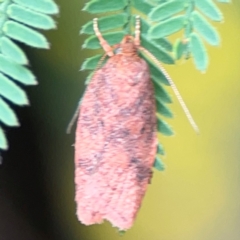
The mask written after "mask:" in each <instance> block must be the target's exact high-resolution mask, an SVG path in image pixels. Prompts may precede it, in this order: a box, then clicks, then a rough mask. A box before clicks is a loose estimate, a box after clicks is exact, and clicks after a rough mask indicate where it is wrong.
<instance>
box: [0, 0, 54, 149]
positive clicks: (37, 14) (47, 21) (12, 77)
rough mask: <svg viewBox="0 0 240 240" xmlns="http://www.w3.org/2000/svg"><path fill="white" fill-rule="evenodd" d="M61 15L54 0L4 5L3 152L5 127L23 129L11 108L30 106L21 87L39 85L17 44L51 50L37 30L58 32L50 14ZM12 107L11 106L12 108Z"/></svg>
mask: <svg viewBox="0 0 240 240" xmlns="http://www.w3.org/2000/svg"><path fill="white" fill-rule="evenodd" d="M56 13H58V7H57V5H56V4H55V2H54V1H53V0H34V1H33V0H2V1H0V149H2V150H7V149H8V142H7V139H6V135H5V133H4V130H3V127H2V125H6V126H11V127H14V126H19V122H18V119H17V116H16V114H15V113H14V111H13V110H12V108H11V106H10V104H11V103H13V104H16V105H20V106H23V105H28V104H29V101H28V98H27V95H26V93H25V91H24V90H23V89H22V88H21V85H36V84H37V81H36V79H35V76H34V75H33V73H31V71H30V70H29V69H28V68H27V67H26V65H27V64H28V59H27V57H26V55H25V53H24V51H23V50H22V49H21V48H20V47H19V45H18V44H17V42H22V43H24V44H26V45H29V46H32V47H37V48H45V49H47V48H49V44H48V41H47V39H46V38H45V36H44V35H43V34H42V33H40V32H38V31H37V30H36V29H42V30H48V29H52V28H56V24H55V22H54V20H53V18H52V17H51V16H50V14H56ZM9 103H10V104H9Z"/></svg>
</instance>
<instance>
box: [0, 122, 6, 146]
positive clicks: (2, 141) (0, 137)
mask: <svg viewBox="0 0 240 240" xmlns="http://www.w3.org/2000/svg"><path fill="white" fill-rule="evenodd" d="M0 149H3V150H7V149H8V142H7V139H6V137H5V134H4V132H3V129H2V128H1V126H0Z"/></svg>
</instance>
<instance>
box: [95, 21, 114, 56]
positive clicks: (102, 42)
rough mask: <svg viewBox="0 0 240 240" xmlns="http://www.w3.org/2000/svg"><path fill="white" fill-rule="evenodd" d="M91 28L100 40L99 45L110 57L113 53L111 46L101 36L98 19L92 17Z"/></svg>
mask: <svg viewBox="0 0 240 240" xmlns="http://www.w3.org/2000/svg"><path fill="white" fill-rule="evenodd" d="M93 30H94V32H95V34H96V36H97V38H98V40H99V42H100V45H101V46H102V48H103V50H104V51H105V52H106V54H107V55H108V56H109V57H112V56H113V55H114V53H113V50H112V47H111V46H110V45H109V44H108V42H107V41H106V40H105V39H104V38H103V36H102V34H101V32H100V30H99V28H98V19H97V18H94V19H93Z"/></svg>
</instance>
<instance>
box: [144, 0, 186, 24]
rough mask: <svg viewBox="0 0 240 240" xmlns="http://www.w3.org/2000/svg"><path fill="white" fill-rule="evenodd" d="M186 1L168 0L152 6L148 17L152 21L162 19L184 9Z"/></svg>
mask: <svg viewBox="0 0 240 240" xmlns="http://www.w3.org/2000/svg"><path fill="white" fill-rule="evenodd" d="M185 6H186V1H183V0H182V1H179V0H175V1H169V2H166V3H163V4H160V5H157V7H155V8H153V9H152V11H151V12H150V13H149V15H148V17H149V18H150V19H151V20H152V21H162V20H164V19H166V18H169V17H171V16H173V15H174V14H176V13H179V12H181V11H183V10H184V8H185Z"/></svg>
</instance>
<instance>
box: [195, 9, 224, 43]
mask: <svg viewBox="0 0 240 240" xmlns="http://www.w3.org/2000/svg"><path fill="white" fill-rule="evenodd" d="M192 17H193V23H194V27H195V29H196V30H197V31H198V32H199V33H200V34H201V36H202V37H203V38H204V39H205V40H206V41H207V42H208V43H209V44H211V45H213V46H218V45H219V44H220V37H219V35H218V32H217V31H216V29H215V28H214V27H213V26H212V25H211V24H210V23H209V22H208V21H207V20H206V19H205V18H204V17H203V16H202V15H201V14H200V13H198V12H196V11H194V12H193V13H192Z"/></svg>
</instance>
